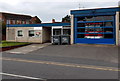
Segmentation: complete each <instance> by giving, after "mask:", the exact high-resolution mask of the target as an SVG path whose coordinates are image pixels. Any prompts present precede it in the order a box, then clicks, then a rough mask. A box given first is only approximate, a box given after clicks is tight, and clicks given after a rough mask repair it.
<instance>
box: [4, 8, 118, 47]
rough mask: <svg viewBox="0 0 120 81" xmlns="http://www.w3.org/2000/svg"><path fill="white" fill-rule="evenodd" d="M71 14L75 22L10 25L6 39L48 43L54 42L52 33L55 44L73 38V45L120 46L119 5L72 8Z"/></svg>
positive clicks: (71, 41)
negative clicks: (81, 8)
mask: <svg viewBox="0 0 120 81" xmlns="http://www.w3.org/2000/svg"><path fill="white" fill-rule="evenodd" d="M70 14H71V23H41V24H27V25H25V24H23V25H7V34H6V35H7V38H6V39H7V41H16V42H37V43H44V42H47V41H51V36H54V39H53V41H52V43H60V42H62V41H63V43H64V40H70V44H112V45H119V38H120V35H119V27H120V17H119V16H120V15H119V14H120V8H119V7H113V8H100V9H83V10H71V11H70ZM59 27H60V28H59ZM61 27H62V29H61ZM66 27H67V28H66ZM69 30H70V31H71V32H69ZM61 31H62V32H61ZM60 35H62V36H60ZM64 35H70V37H67V36H66V37H65V36H64ZM62 38H63V40H61V39H62ZM59 40H61V41H59Z"/></svg>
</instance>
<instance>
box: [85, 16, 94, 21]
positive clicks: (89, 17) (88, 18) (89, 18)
mask: <svg viewBox="0 0 120 81" xmlns="http://www.w3.org/2000/svg"><path fill="white" fill-rule="evenodd" d="M86 21H94V17H93V16H88V17H86Z"/></svg>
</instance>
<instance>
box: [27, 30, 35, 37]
mask: <svg viewBox="0 0 120 81" xmlns="http://www.w3.org/2000/svg"><path fill="white" fill-rule="evenodd" d="M29 31H34V36H29ZM28 37H35V30H33V29H31V30H28Z"/></svg>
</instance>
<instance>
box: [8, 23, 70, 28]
mask: <svg viewBox="0 0 120 81" xmlns="http://www.w3.org/2000/svg"><path fill="white" fill-rule="evenodd" d="M51 26H70V23H42V24H17V25H7V27H51Z"/></svg>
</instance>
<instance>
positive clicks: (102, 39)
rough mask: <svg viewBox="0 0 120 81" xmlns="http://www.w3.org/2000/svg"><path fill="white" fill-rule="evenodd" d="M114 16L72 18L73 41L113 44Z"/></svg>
mask: <svg viewBox="0 0 120 81" xmlns="http://www.w3.org/2000/svg"><path fill="white" fill-rule="evenodd" d="M115 37H116V34H115V16H113V15H104V16H78V17H76V18H75V19H74V43H88V44H115Z"/></svg>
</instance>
